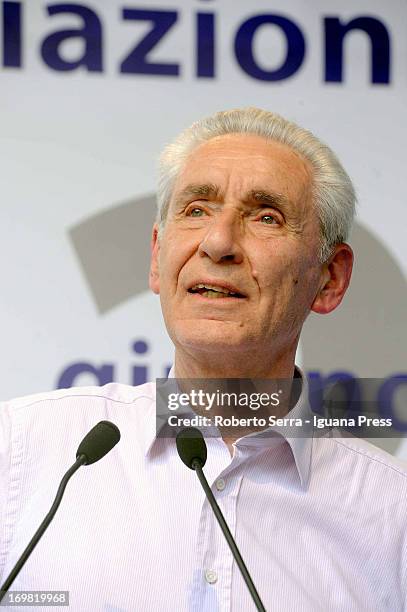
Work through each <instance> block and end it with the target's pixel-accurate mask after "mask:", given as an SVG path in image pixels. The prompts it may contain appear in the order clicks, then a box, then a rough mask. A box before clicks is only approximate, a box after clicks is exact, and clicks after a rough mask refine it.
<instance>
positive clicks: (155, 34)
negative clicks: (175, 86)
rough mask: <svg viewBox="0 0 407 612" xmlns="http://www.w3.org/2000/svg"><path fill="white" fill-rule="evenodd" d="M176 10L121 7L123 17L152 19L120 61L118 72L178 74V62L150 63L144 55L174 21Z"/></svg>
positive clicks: (142, 19) (143, 19)
mask: <svg viewBox="0 0 407 612" xmlns="http://www.w3.org/2000/svg"><path fill="white" fill-rule="evenodd" d="M177 18H178V13H177V12H176V11H145V10H139V9H123V19H125V20H131V21H146V20H147V21H152V22H153V27H152V29H151V30H150V31H149V32H148V34H146V36H144V38H142V39H141V41H140V42H139V43H138V44H137V45H136V46H135V47H134V49H133V50H132V51H131V52H130V53H129V55H128V56H127V57H126V58H125V59H124V60H123V61H122V63H121V65H120V72H122V73H125V74H156V75H157V74H159V75H166V76H178V74H179V64H169V63H167V64H163V63H152V62H148V61H147V60H146V55H147V53H149V52H150V51H151V50H152V49H154V47H155V46H156V45H157V43H158V42H159V41H160V40H161V39H162V38H163V36H164V35H165V34H166V33H167V32H168V30H169V29H170V28H172V26H173V25H174V23H176V21H177Z"/></svg>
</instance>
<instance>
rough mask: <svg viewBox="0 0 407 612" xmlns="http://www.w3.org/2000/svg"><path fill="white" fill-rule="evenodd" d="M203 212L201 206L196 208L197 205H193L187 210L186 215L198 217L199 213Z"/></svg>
mask: <svg viewBox="0 0 407 612" xmlns="http://www.w3.org/2000/svg"><path fill="white" fill-rule="evenodd" d="M203 212H204V211H203V210H202V208H197V207H194V208H191V209H190V210H189V211H188V215H189V216H190V217H200V216H201V214H200V213H203Z"/></svg>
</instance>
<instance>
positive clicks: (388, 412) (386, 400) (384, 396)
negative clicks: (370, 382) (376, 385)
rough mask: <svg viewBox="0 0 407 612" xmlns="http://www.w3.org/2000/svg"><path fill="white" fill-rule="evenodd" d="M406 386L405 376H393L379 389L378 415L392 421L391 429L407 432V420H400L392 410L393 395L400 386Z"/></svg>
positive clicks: (406, 376)
mask: <svg viewBox="0 0 407 612" xmlns="http://www.w3.org/2000/svg"><path fill="white" fill-rule="evenodd" d="M405 384H407V374H395V375H394V376H391V377H390V378H389V379H388V380H386V382H385V383H383V385H382V386H381V387H380V390H379V396H378V405H379V413H380V415H382V416H383V417H385V418H391V419H392V420H393V428H394V429H396V430H397V431H403V432H405V431H407V420H401V419H400V418H399V416H398V415H397V413H396V411H395V410H394V405H393V404H394V393H395V391H396V390H397V389H398V387H399V386H400V385H405Z"/></svg>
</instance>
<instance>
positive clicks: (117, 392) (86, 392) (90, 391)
mask: <svg viewBox="0 0 407 612" xmlns="http://www.w3.org/2000/svg"><path fill="white" fill-rule="evenodd" d="M155 397H156V387H155V382H147V383H144V384H143V385H137V386H135V387H132V386H131V385H125V384H121V383H108V384H106V385H103V386H100V387H98V386H89V387H71V388H68V389H56V390H54V391H47V392H45V393H34V394H32V395H25V396H22V397H16V398H14V399H11V400H7V401H3V402H1V404H3V405H7V407H8V408H9V409H11V410H20V409H24V408H28V407H30V406H33V405H34V404H44V403H57V404H58V403H64V402H65V401H69V400H75V399H79V398H86V399H88V400H90V401H91V400H95V401H97V400H98V399H102V400H108V401H109V400H110V401H111V402H118V403H122V404H134V403H135V402H137V400H141V399H145V400H147V401H148V400H151V402H154V401H155Z"/></svg>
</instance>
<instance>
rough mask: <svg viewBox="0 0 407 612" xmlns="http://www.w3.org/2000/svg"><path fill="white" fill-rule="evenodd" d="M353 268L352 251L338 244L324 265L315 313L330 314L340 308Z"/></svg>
mask: <svg viewBox="0 0 407 612" xmlns="http://www.w3.org/2000/svg"><path fill="white" fill-rule="evenodd" d="M352 268H353V251H352V249H351V248H350V246H349V245H348V244H345V243H341V244H337V245H336V246H335V249H334V252H333V253H332V255H331V256H330V258H329V259H328V261H327V262H326V263H324V264H323V267H322V272H321V283H320V287H319V289H318V293H317V295H316V296H315V299H314V301H313V303H312V306H311V310H312V311H313V312H317V313H318V314H328V313H329V312H332V311H333V310H335V308H336V307H337V306H339V304H340V303H341V302H342V298H343V296H344V295H345V293H346V290H347V288H348V286H349V283H350V277H351V275H352Z"/></svg>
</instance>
